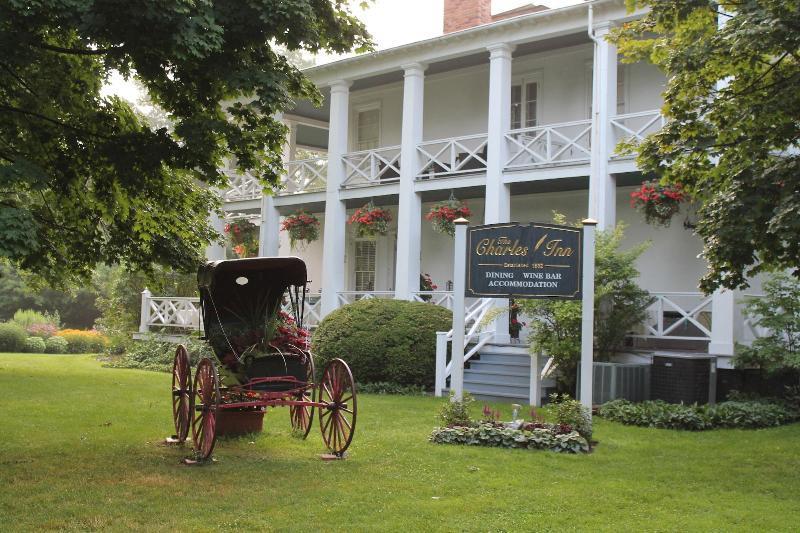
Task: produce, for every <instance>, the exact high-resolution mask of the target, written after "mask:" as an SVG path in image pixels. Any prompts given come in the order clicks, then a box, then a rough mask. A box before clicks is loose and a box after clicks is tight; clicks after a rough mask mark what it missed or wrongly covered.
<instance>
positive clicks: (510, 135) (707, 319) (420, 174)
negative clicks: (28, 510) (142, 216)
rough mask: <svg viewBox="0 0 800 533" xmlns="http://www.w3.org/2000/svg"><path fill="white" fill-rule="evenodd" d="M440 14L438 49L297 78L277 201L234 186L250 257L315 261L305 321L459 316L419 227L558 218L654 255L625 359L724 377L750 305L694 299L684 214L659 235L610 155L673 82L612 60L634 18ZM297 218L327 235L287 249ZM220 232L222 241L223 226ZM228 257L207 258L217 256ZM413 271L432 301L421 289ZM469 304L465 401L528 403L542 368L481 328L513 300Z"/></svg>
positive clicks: (442, 262)
mask: <svg viewBox="0 0 800 533" xmlns="http://www.w3.org/2000/svg"><path fill="white" fill-rule="evenodd" d="M444 9H445V17H444V33H443V35H441V36H439V37H435V38H432V39H428V40H424V41H420V42H415V43H411V44H407V45H403V46H399V47H396V48H391V49H387V50H381V51H379V52H374V53H370V54H365V55H360V56H357V57H352V58H348V59H343V60H340V61H336V62H333V63H329V64H325V65H321V66H317V67H313V68H310V69H308V70H306V71H305V72H306V74H307V75H308V77H309V78H310V79H311V80H313V81H314V82H315V83H316V84H317V85H318V87H319V88H320V90H321V91H322V93H323V94H324V97H325V99H324V105H323V107H321V108H314V107H313V106H311V105H310V104H308V103H306V102H300V103H298V104H297V106H296V107H295V108H294V109H293V110H291V111H290V112H287V113H285V114H284V115H283V117H282V119H283V121H284V122H285V123H286V125H287V126H288V127H289V129H290V135H289V136H288V138H287V141H286V148H285V161H286V162H285V168H286V174H285V176H284V177H283V182H282V188H281V190H280V191H278V192H277V193H276V194H275V195H274V196H264V195H263V194H262V191H261V188H260V186H259V184H258V183H257V181H256V180H255V179H253V178H252V177H251V176H247V175H238V174H236V173H235V172H234V171H233V170H230V171H229V175H230V177H231V184H232V187H231V188H230V189H229V190H227V191H224V192H223V193H222V194H223V197H224V200H225V203H224V209H225V213H226V216H227V217H228V218H231V219H234V218H242V217H244V218H249V219H251V220H252V221H254V222H255V223H257V224H259V225H260V245H259V254H260V255H262V256H278V255H296V256H299V257H301V258H303V259H304V260H305V261H306V263H307V264H308V268H309V277H310V279H311V284H310V288H311V291H310V295H309V301H308V304H307V307H306V308H307V313H308V317H307V320H308V322H309V323H310V324H312V325H313V324H315V323H317V322H318V321H319V320H321V319H322V318H323V317H324V316H325V315H326V314H328V313H330V312H331V311H333V310H335V309H336V308H338V307H339V306H341V305H344V304H347V303H350V302H353V301H355V300H359V299H362V298H399V299H405V300H419V301H428V302H429V303H431V304H435V305H443V306H447V307H452V300H453V298H452V291H451V290H450V289H451V282H452V279H453V240H452V238H450V237H449V236H447V235H444V234H441V233H437V232H435V231H434V230H433V229H432V227H431V225H430V223H429V222H428V221H426V220H425V218H424V217H425V214H426V213H427V212H428V210H429V209H430V207H431V205H432V204H433V203H435V202H437V201H441V200H444V199H447V198H449V197H451V196H453V197H455V198H457V199H459V200H462V201H466V202H467V204H468V206H469V208H470V209H471V210H472V213H473V216H472V218H471V220H470V223H471V224H473V225H478V224H489V223H499V222H508V221H516V222H529V221H539V222H551V221H552V219H553V213H554V212H558V213H562V214H564V215H565V216H566V217H567V218H568V219H569V220H580V219H583V218H586V217H587V216H588V217H591V218H594V219H596V220H597V221H598V227H599V228H600V229H607V228H610V227H612V226H613V225H614V224H615V223H617V222H619V221H622V222H624V223H625V224H626V232H625V241H626V244H627V245H635V244H638V243H640V242H642V241H646V240H649V241H651V242H652V245H651V246H650V248H649V249H648V250H647V251H646V252H645V253H644V254H643V255H642V257H641V258H640V260H639V263H638V268H639V270H640V272H641V277H640V280H639V284H640V285H641V286H642V287H643V288H645V289H647V290H648V291H650V292H651V293H652V294H653V296H655V298H656V299H655V302H654V303H653V305H652V306H651V309H650V316H649V318H648V320H647V322H646V323H644V324H642V325H641V327H640V328H639V329H638V330H637V331H634V332H632V334H631V350H630V352H629V353H626V354H623V355H622V356H621V358H620V361H622V362H628V363H649V362H652V361H653V360H654V358H658V357H659V356H665V357H672V356H679V357H681V358H682V359H685V360H697V361H706V363H704V364H705V365H706V367H708V363H707V362H708V361H711V362H712V364H711V367H710V371H711V372H714V371H716V368H730V357H731V355H732V354H733V350H734V344H735V343H736V342H747V341H749V340H751V339H752V338H753V337H754V336H755V335H757V333H758V332H757V331H756V328H753V327H751V325H750V324H748V322H747V321H746V320H744V319H743V317H742V314H741V299H742V297H743V296H744V295H743V294H741V293H738V292H732V291H719V292H716V293H714V294H713V295H710V296H704V295H703V294H701V293H700V292H699V291H698V289H697V285H698V280H699V278H700V277H701V276H702V275H703V273H704V272H705V268H706V267H705V263H704V261H703V259H702V258H701V257H700V253H701V250H702V246H701V242H700V240H699V239H698V238H697V237H696V236H695V235H694V234H693V232H692V231H691V223H692V219H691V217H692V215H691V213H686V211H685V210H683V211H682V213H681V215H680V216H679V217H678V218H676V219H675V220H674V221H673V223H672V225H671V226H670V227H667V228H661V227H658V228H656V227H653V226H650V225H647V224H645V222H644V219H643V217H642V216H641V215H640V214H639V213H637V212H636V211H635V210H633V209H632V208H631V207H630V193H631V191H632V190H634V188H635V187H637V186H638V185H639V184H641V182H642V181H643V180H645V179H646V176H644V175H643V174H642V173H641V172H640V171H639V169H638V168H637V165H636V162H635V160H634V159H633V158H632V157H631V156H628V155H622V154H619V153H617V152H616V149H615V148H616V146H617V143H618V142H619V141H621V140H625V139H633V140H638V139H641V138H643V137H644V136H645V135H647V134H649V133H651V132H653V131H656V130H657V129H658V128H660V127H661V125H662V117H661V115H660V113H659V108H660V107H661V104H662V97H661V92H662V91H663V88H664V84H665V79H664V76H663V74H662V73H661V72H659V71H658V70H657V69H656V68H655V67H653V66H652V65H649V64H641V63H636V64H623V63H621V62H620V60H619V58H618V55H617V50H616V48H615V46H614V45H613V44H610V43H608V42H607V41H606V40H605V39H604V37H605V36H606V35H607V34H608V32H609V31H610V30H611V29H612V28H614V27H615V26H616V25H618V24H620V23H622V22H624V21H625V20H628V19H629V18H631V17H632V16H633V17H635V16H636V15H635V14H634V15H632V16H631V15H629V14H627V13H626V11H625V6H624V2H623V1H622V0H594V1H592V2H586V3H583V4H579V5H575V6H570V7H566V8H561V9H546V8H543V7H542V6H529V7H525V8H520V9H517V10H514V11H511V12H507V13H500V14H497V13H496V14H494V15H492V13H491V2H490V1H489V0H445V7H444ZM369 201H372V202H373V203H374V204H375V205H376V206H381V207H384V208H386V209H388V210H390V211H391V212H392V215H393V218H394V220H393V222H392V226H391V230H390V232H389V234H387V235H386V236H380V237H377V238H363V239H362V238H356V237H355V236H354V234H353V232H352V231H351V228H350V227H349V226H348V224H347V220H348V218H349V216H350V215H351V214H352V213H353V211H354V210H355V209H356V208H358V207H361V206H363V205H364V204H366V203H367V202H369ZM299 209H304V210H306V211H309V212H313V213H314V214H315V215H316V216H317V217H319V219H320V220H321V221H322V227H323V231H322V232H321V238H320V239H319V240H318V241H315V242H313V243H311V244H309V245H307V246H305V247H303V248H302V249H292V248H291V247H290V245H289V241H288V238H287V237H286V235H285V234H284V233H283V232H281V231H280V222H281V219H282V217H284V216H286V215H289V214H291V213H294V212H296V211H298V210H299ZM214 223H215V224H216V226H217V227H218V228H220V229H221V228H222V227H223V225H224V223H225V221H224V220H222V219H215V220H214ZM687 228H688V229H687ZM224 254H225V250H224V249H222V248H221V247H218V246H217V247H211V248H209V250H208V256H209V258H210V259H220V258H223V257H224ZM423 273H425V274H428V275H430V277H431V278H432V280H433V282H434V283H435V284H436V285H437V287H438V288H437V289H436V290H434V291H429V292H422V291H420V282H419V280H420V274H423ZM753 287H754V290H753V292H757V291H758V287H759V285H758V282H757V280H756V281H755V282H754V284H753ZM466 305H467V331H465V332H463V333H464V334H465V335H466V340H467V343H468V346H469V349H468V353H467V354H466V357H467V359H468V367H469V368H468V370H467V371H466V374H465V388H466V389H467V390H470V391H472V392H475V393H478V394H481V395H484V396H491V397H497V398H502V399H508V400H521V401H527V400H530V401H531V403H535V402H536V401H538V399H539V398H540V397H541V396H542V395H543V394H544V393H545V391H546V388H547V386H548V384H549V383H550V378H548V375H549V371H550V368H549V366H550V362H549V359H548V357H547V354H541V356H540V357H534V358H531V357H530V356H528V355H527V348H526V347H525V346H519V345H513V344H509V340H510V339H509V335H508V327H507V320H508V319H507V317H505V318H501V319H498V320H497V321H495V322H494V323H493V324H491V325H489V326H486V325H483V324H482V323H481V319H482V317H483V316H485V314H486V313H487V312H488V311H489V309H491V308H492V307H494V306H506V305H507V302H506V301H502V300H496V299H470V298H468V299H467V304H466ZM141 320H142V323H141V330H142V331H143V332H146V331H151V330H155V329H160V330H175V331H180V330H181V329H182V328H185V327H187V326H191V325H192V324H195V323H196V321H197V320H198V317H197V312H196V305H195V301H194V300H193V299H191V298H174V297H170V296H169V295H151V294H150V293H149V292H148V291H145V293H143V298H142V317H141ZM461 333H462V332H459V334H461ZM452 336H453V332H442V333H440V334H439V338H438V340H437V346H438V351H439V361H438V369H437V392H441V390H443V389H445V388H446V386H447V377H448V375H449V364H448V363H447V362H446V360H445V353H446V347H447V343H448V342H450V340H451V339H452ZM522 338H523V339H524V338H525V332H524V331H523V332H522ZM709 356H711V358H709ZM531 368H533V369H534V370H533V371H531ZM542 380H544V381H542Z"/></svg>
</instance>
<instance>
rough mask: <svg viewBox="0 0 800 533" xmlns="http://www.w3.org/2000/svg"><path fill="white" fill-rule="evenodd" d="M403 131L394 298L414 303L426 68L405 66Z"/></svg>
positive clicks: (417, 258)
mask: <svg viewBox="0 0 800 533" xmlns="http://www.w3.org/2000/svg"><path fill="white" fill-rule="evenodd" d="M403 70H405V81H404V83H403V129H402V141H401V148H400V199H399V205H398V208H397V254H396V256H397V265H395V267H396V268H395V285H394V291H395V292H394V295H395V298H398V299H401V300H411V299H412V293H414V292H416V291H418V290H419V273H420V272H419V271H420V254H421V240H422V227H421V220H422V200H421V199H420V196H419V194H418V193H416V192H414V179H415V178H416V176H417V170H418V167H419V156H418V155H417V145H418V144H419V143H420V142H422V111H423V98H424V96H423V95H424V90H425V66H424V65H421V64H419V63H412V64H410V65H403Z"/></svg>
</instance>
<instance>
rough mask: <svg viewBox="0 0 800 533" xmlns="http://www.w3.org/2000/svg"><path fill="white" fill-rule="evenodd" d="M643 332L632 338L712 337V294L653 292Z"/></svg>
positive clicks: (677, 338)
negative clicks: (652, 299)
mask: <svg viewBox="0 0 800 533" xmlns="http://www.w3.org/2000/svg"><path fill="white" fill-rule="evenodd" d="M651 295H652V296H653V297H654V298H655V300H654V301H653V303H652V304H650V307H649V308H648V309H647V315H648V316H647V319H646V320H645V322H644V324H643V326H644V332H643V334H640V335H632V336H633V337H640V338H650V339H673V340H711V301H712V296H704V295H703V294H702V293H699V292H660V293H651Z"/></svg>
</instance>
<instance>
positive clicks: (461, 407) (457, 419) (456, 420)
mask: <svg viewBox="0 0 800 533" xmlns="http://www.w3.org/2000/svg"><path fill="white" fill-rule="evenodd" d="M453 395H454V393H453V392H452V391H450V399H449V400H448V401H447V402H445V403H444V404H442V408H441V409H440V410H439V421H440V422H441V423H442V425H443V426H445V427H456V426H472V425H473V423H472V417H471V416H470V409H471V408H472V404H473V403H474V402H475V399H474V398H473V397H472V396H471V395H470V394H469V393H468V392H465V393H464V394H463V396H462V398H461V400H460V401H459V400H455V399H454V397H453Z"/></svg>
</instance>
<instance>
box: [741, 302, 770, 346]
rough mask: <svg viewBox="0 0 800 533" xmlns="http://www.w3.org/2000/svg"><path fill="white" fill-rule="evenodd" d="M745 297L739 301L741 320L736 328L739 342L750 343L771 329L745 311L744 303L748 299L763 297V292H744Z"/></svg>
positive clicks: (768, 332)
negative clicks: (739, 325)
mask: <svg viewBox="0 0 800 533" xmlns="http://www.w3.org/2000/svg"><path fill="white" fill-rule="evenodd" d="M742 296H744V298H743V299H742V300H740V301H739V302H738V304H739V305H738V306H737V307H738V309H737V311H738V312H737V319H738V320H739V321H740V323H741V326H742V327H740V328H736V333H738V335H737V339H736V341H737V342H740V343H742V344H746V345H748V346H749V345H750V344H752V342H753V341H754V340H756V339H759V338H761V337H765V336H767V335H769V334H770V330H769V329H768V328H765V327H764V326H762V325H761V324H759V320H758V318H751V317H749V316H747V315H746V314H745V313H744V305H745V304H746V303H747V301H748V300H751V299H754V298H763V297H764V295H763V294H743V295H742Z"/></svg>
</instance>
